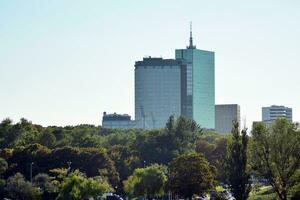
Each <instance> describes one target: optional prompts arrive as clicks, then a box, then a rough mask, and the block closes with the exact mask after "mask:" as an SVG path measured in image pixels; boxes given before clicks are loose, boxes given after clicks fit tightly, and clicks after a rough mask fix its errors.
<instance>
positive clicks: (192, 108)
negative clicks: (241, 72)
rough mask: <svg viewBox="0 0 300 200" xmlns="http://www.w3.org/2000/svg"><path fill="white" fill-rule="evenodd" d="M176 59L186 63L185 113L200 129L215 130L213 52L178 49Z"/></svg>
mask: <svg viewBox="0 0 300 200" xmlns="http://www.w3.org/2000/svg"><path fill="white" fill-rule="evenodd" d="M175 57H176V59H185V60H186V61H187V63H188V64H187V71H186V94H187V97H186V98H187V102H186V103H187V104H186V112H185V113H182V114H183V115H185V116H187V117H190V118H192V119H194V120H195V121H196V122H197V123H198V124H199V125H200V126H201V127H204V128H210V129H214V128H215V62H214V60H215V59H214V52H210V51H204V50H199V49H196V48H187V49H178V50H176V51H175Z"/></svg>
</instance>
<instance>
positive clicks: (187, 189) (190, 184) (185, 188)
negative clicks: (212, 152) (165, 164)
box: [169, 153, 214, 199]
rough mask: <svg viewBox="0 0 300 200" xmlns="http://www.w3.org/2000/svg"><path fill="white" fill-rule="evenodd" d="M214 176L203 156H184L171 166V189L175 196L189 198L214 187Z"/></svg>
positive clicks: (195, 154)
mask: <svg viewBox="0 0 300 200" xmlns="http://www.w3.org/2000/svg"><path fill="white" fill-rule="evenodd" d="M213 180H214V176H213V173H212V171H211V168H210V166H209V164H208V162H207V161H206V159H205V158H204V156H203V155H202V154H197V153H189V154H183V155H181V156H179V157H178V158H176V159H174V160H173V161H172V162H171V165H170V180H169V185H170V189H171V191H172V192H173V193H174V194H178V195H180V196H181V197H184V198H189V199H191V197H192V196H193V195H194V194H202V193H203V192H205V191H206V190H208V189H211V188H212V187H213Z"/></svg>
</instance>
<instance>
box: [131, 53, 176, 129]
mask: <svg viewBox="0 0 300 200" xmlns="http://www.w3.org/2000/svg"><path fill="white" fill-rule="evenodd" d="M181 65H182V62H181V61H177V60H174V59H162V58H144V59H143V61H138V62H136V64H135V119H136V123H137V125H138V127H140V128H146V129H152V128H162V127H165V125H166V122H167V120H168V118H169V117H170V115H174V116H175V117H179V116H180V114H181V70H182V67H181Z"/></svg>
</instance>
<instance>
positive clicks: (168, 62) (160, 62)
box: [134, 57, 186, 67]
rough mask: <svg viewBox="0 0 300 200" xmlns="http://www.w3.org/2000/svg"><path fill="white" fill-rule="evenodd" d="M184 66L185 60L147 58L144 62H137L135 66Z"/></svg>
mask: <svg viewBox="0 0 300 200" xmlns="http://www.w3.org/2000/svg"><path fill="white" fill-rule="evenodd" d="M183 64H186V61H185V60H183V59H163V58H153V57H145V58H143V61H136V62H135V65H134V66H135V67H139V66H178V65H183Z"/></svg>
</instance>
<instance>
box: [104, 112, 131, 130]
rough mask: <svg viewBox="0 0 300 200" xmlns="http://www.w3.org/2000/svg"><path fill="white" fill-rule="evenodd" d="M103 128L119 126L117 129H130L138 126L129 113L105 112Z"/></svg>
mask: <svg viewBox="0 0 300 200" xmlns="http://www.w3.org/2000/svg"><path fill="white" fill-rule="evenodd" d="M102 127H103V128H117V129H130V128H136V123H135V121H133V120H131V116H130V115H128V114H122V115H121V114H117V113H113V114H106V112H103V117H102Z"/></svg>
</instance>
